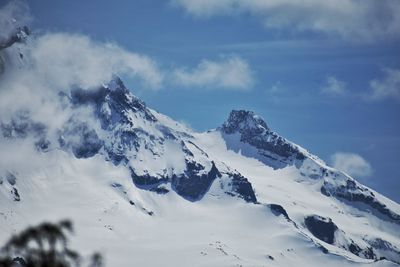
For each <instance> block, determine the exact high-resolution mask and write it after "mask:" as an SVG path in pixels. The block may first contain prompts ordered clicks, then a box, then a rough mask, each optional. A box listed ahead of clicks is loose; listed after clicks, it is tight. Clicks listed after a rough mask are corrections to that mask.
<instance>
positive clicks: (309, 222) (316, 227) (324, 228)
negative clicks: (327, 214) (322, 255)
mask: <svg viewBox="0 0 400 267" xmlns="http://www.w3.org/2000/svg"><path fill="white" fill-rule="evenodd" d="M304 223H305V225H306V227H307V229H308V230H309V231H310V232H311V233H312V234H313V235H314V236H315V237H316V238H318V239H320V240H322V241H324V242H326V243H328V244H333V243H334V241H335V232H336V231H337V230H338V227H337V226H336V224H335V223H334V222H332V219H330V218H324V217H321V216H318V215H312V216H308V217H306V218H305V219H304Z"/></svg>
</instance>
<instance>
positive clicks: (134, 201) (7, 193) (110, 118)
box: [0, 77, 400, 266]
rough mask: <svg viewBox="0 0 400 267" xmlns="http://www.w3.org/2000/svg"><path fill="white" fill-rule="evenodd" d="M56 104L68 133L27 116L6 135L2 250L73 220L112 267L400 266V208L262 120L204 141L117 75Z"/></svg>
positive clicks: (231, 125)
mask: <svg viewBox="0 0 400 267" xmlns="http://www.w3.org/2000/svg"><path fill="white" fill-rule="evenodd" d="M57 101H59V103H58V104H59V106H60V109H61V110H68V112H66V113H65V116H63V121H61V122H59V123H58V124H57V125H59V126H58V128H55V129H54V126H52V127H50V126H49V124H48V123H47V122H46V121H43V120H42V121H40V120H38V119H37V118H35V117H33V116H31V114H30V113H29V112H22V111H21V112H18V113H15V114H14V115H13V116H12V117H11V118H9V119H8V120H5V121H2V122H1V124H0V126H1V127H0V129H1V133H2V135H1V137H0V138H1V143H2V144H3V146H4V147H3V149H4V150H5V151H9V152H10V156H11V155H12V158H13V159H12V160H10V161H9V162H4V163H2V165H1V166H2V168H3V169H2V170H0V177H1V178H0V192H1V193H0V212H1V213H0V215H1V216H0V228H1V231H0V241H4V240H5V239H6V238H7V237H8V236H9V235H10V234H11V233H13V232H14V231H18V230H21V229H22V228H24V227H25V226H26V225H28V224H33V223H38V222H41V221H43V220H52V221H53V220H58V219H62V218H65V217H67V218H71V219H72V220H73V221H74V222H75V225H76V226H77V236H76V237H75V238H74V245H75V246H77V247H79V248H81V249H82V251H88V252H89V251H93V250H96V249H97V250H100V251H101V252H103V253H104V254H105V256H106V259H107V262H108V265H109V266H135V265H138V266H142V265H145V266H160V265H162V266H187V265H194V266H236V265H237V266H293V265H296V266H320V265H322V264H324V265H326V266H338V265H343V266H363V265H365V266H366V265H368V266H396V265H397V264H396V262H397V263H399V262H400V252H399V251H400V249H399V248H400V234H399V233H400V231H399V229H400V226H399V224H400V219H399V218H400V216H399V214H400V206H399V205H398V204H397V203H394V202H392V201H390V200H389V199H387V198H385V197H383V196H381V195H380V194H378V193H377V192H375V191H373V190H371V189H369V188H367V187H365V186H363V185H361V184H359V183H358V182H356V181H355V180H354V179H352V178H351V177H349V176H348V175H346V174H344V173H341V172H339V171H337V170H335V169H332V168H330V167H328V166H326V164H325V163H324V162H322V161H321V160H320V159H318V158H317V157H316V156H313V155H312V154H310V153H309V152H307V151H306V150H305V149H303V148H301V147H299V146H297V145H295V144H293V143H292V142H290V141H288V140H286V139H284V138H282V137H280V136H279V135H278V134H276V133H274V132H272V131H271V130H270V129H269V127H268V126H267V124H266V122H265V121H263V119H262V118H260V117H259V116H257V115H255V114H253V113H252V112H249V111H232V112H231V114H230V116H229V118H228V120H227V121H226V122H225V123H224V124H223V125H222V126H221V127H220V128H218V129H215V130H212V131H209V132H206V133H195V132H193V131H192V130H190V129H187V128H186V127H184V126H183V125H180V124H179V123H177V122H175V121H173V120H172V119H170V118H168V117H166V116H164V115H162V114H160V113H158V112H156V111H154V110H151V109H149V108H147V107H146V105H145V104H144V103H143V102H142V101H141V100H140V99H138V98H136V97H135V96H134V95H133V94H132V93H130V91H129V90H128V89H127V88H125V86H124V84H123V83H122V81H121V80H120V79H119V78H117V77H116V78H114V79H113V80H112V81H111V82H110V83H109V84H105V85H103V86H100V87H99V88H94V89H91V90H83V89H80V88H73V89H72V90H71V91H70V92H64V93H60V94H59V98H58V100H57ZM11 152H13V153H11ZM32 155H35V157H34V158H32ZM385 258H386V259H385Z"/></svg>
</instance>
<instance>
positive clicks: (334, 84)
mask: <svg viewBox="0 0 400 267" xmlns="http://www.w3.org/2000/svg"><path fill="white" fill-rule="evenodd" d="M321 92H322V93H324V94H329V95H344V94H346V83H345V82H344V81H341V80H339V79H338V78H336V77H335V76H328V77H327V78H326V85H325V86H324V87H322V89H321Z"/></svg>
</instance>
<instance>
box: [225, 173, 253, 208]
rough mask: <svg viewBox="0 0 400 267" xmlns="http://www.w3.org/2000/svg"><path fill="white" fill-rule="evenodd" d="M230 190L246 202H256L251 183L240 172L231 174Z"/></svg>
mask: <svg viewBox="0 0 400 267" xmlns="http://www.w3.org/2000/svg"><path fill="white" fill-rule="evenodd" d="M231 177H232V182H231V183H232V184H231V185H232V191H233V192H235V193H236V194H237V195H238V196H239V197H241V198H243V199H244V200H245V201H246V202H251V203H257V197H256V195H255V193H254V190H253V186H252V185H251V183H250V182H249V181H248V180H247V179H246V178H245V177H243V176H242V175H241V174H236V173H234V174H231Z"/></svg>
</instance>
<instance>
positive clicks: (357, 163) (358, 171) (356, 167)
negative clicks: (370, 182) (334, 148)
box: [331, 152, 372, 177]
mask: <svg viewBox="0 0 400 267" xmlns="http://www.w3.org/2000/svg"><path fill="white" fill-rule="evenodd" d="M331 164H332V166H333V167H334V168H335V169H338V170H340V171H343V172H345V173H347V174H349V175H350V176H355V177H368V176H370V175H371V174H372V167H371V165H370V164H369V163H368V161H366V160H365V159H364V158H363V157H362V156H360V155H358V154H355V153H347V152H346V153H345V152H337V153H335V154H333V155H332V156H331Z"/></svg>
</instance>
